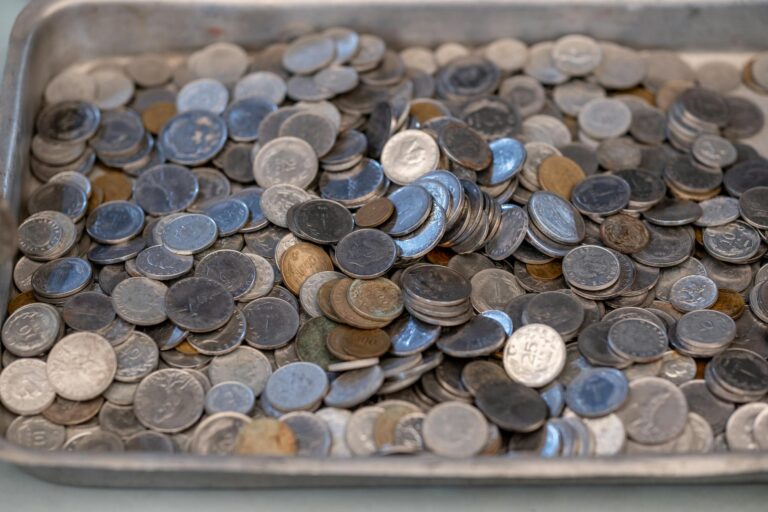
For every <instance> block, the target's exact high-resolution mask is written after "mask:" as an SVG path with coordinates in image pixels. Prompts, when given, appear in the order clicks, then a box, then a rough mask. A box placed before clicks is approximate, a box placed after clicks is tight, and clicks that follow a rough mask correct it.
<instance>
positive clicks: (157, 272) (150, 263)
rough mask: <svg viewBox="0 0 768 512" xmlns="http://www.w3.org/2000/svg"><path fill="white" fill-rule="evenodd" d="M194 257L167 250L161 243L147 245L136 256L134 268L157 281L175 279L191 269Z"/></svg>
mask: <svg viewBox="0 0 768 512" xmlns="http://www.w3.org/2000/svg"><path fill="white" fill-rule="evenodd" d="M193 263H194V259H193V258H192V256H184V255H181V254H176V253H174V252H172V251H169V250H168V249H167V248H165V247H164V246H162V245H153V246H152V247H147V248H146V249H144V250H143V251H141V252H140V253H139V254H138V256H136V268H137V270H138V271H139V272H141V273H142V274H143V275H144V276H146V277H148V278H150V279H155V280H157V281H166V280H169V279H176V278H178V277H181V276H183V275H184V274H186V273H187V272H189V271H190V270H192V264H193Z"/></svg>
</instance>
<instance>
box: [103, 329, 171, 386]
mask: <svg viewBox="0 0 768 512" xmlns="http://www.w3.org/2000/svg"><path fill="white" fill-rule="evenodd" d="M114 351H115V356H116V357H117V372H116V373H115V380H117V381H119V382H138V381H140V380H141V379H143V378H144V377H146V376H147V375H149V374H150V373H151V372H152V371H153V370H154V369H155V368H157V363H158V361H159V357H160V353H159V350H158V348H157V344H156V343H155V341H154V340H153V339H152V338H150V337H149V336H148V335H146V334H144V333H142V332H138V331H137V332H133V333H131V334H130V335H129V336H128V339H127V340H126V341H124V342H123V343H121V344H120V345H118V346H117V347H115V349H114Z"/></svg>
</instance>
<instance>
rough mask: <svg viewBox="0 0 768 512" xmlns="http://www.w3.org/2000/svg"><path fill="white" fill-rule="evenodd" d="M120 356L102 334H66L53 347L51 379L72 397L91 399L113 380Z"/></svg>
mask: <svg viewBox="0 0 768 512" xmlns="http://www.w3.org/2000/svg"><path fill="white" fill-rule="evenodd" d="M116 371H117V358H116V356H115V352H114V350H113V349H112V347H111V346H110V344H109V343H108V342H107V340H105V339H104V338H102V337H101V336H99V335H98V334H94V333H88V332H81V333H75V334H70V335H69V336H65V337H64V338H62V339H61V340H59V342H58V343H57V344H56V345H55V346H54V347H53V349H52V350H51V352H50V354H49V355H48V360H47V364H46V373H47V376H48V377H47V381H48V382H50V385H51V387H52V388H53V389H54V390H55V391H56V393H57V394H58V395H59V396H61V397H63V398H66V399H68V400H78V401H82V400H90V399H92V398H95V397H97V396H99V395H100V394H101V393H102V392H104V390H106V389H107V388H108V387H109V385H110V384H111V383H112V379H113V378H114V376H115V372H116Z"/></svg>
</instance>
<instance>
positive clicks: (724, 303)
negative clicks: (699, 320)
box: [709, 288, 746, 320]
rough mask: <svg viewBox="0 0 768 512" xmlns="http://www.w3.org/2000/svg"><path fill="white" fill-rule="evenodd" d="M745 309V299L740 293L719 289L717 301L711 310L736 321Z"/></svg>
mask: <svg viewBox="0 0 768 512" xmlns="http://www.w3.org/2000/svg"><path fill="white" fill-rule="evenodd" d="M745 308H746V304H745V303H744V297H743V296H742V295H741V294H740V293H739V292H735V291H733V290H727V289H725V288H719V289H718V290H717V300H716V301H715V303H714V304H712V306H711V307H710V308H709V309H714V310H715V311H720V312H721V313H725V314H726V315H728V316H729V317H731V318H733V319H734V320H736V319H738V318H739V317H740V316H741V315H742V314H743V313H744V309H745Z"/></svg>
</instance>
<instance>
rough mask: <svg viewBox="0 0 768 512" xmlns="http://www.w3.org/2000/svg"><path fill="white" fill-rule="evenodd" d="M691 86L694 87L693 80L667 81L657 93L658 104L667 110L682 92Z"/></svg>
mask: <svg viewBox="0 0 768 512" xmlns="http://www.w3.org/2000/svg"><path fill="white" fill-rule="evenodd" d="M691 87H693V82H689V81H688V80H670V81H668V82H666V83H665V84H664V85H663V86H662V87H661V89H659V90H658V92H657V93H656V106H657V107H659V108H660V109H661V110H663V111H665V112H666V111H667V109H668V108H669V107H670V106H671V105H672V104H673V103H674V102H675V100H676V99H677V97H678V96H679V95H680V93H681V92H683V91H685V90H686V89H690V88H691Z"/></svg>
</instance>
